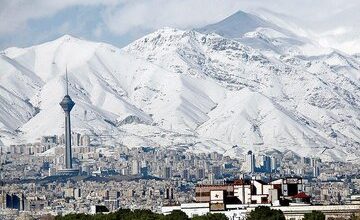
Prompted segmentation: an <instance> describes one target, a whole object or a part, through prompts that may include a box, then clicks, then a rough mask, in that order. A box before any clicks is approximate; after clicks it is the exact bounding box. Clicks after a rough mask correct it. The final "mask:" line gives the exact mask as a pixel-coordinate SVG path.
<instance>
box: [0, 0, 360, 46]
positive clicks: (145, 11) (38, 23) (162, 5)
mask: <svg viewBox="0 0 360 220" xmlns="http://www.w3.org/2000/svg"><path fill="white" fill-rule="evenodd" d="M259 8H262V9H267V10H270V11H273V12H277V13H281V14H284V15H287V16H291V17H292V18H293V19H294V20H296V21H297V22H298V24H299V25H302V26H304V27H307V28H311V29H312V30H313V31H315V32H316V31H318V33H319V34H323V33H325V34H326V33H337V32H340V33H341V34H342V33H344V32H351V33H352V32H354V33H355V32H356V31H355V29H356V28H358V27H359V22H360V19H359V13H358V11H360V1H359V0H0V49H4V48H7V47H10V46H20V47H23V46H29V45H32V44H37V43H41V42H45V41H48V40H52V39H56V38H57V37H59V36H62V35H64V34H72V35H75V36H77V37H83V38H86V39H89V40H96V41H104V42H108V43H111V44H114V45H116V46H119V47H121V46H124V45H126V44H127V43H129V42H131V41H133V40H134V39H136V38H139V37H141V36H143V35H144V34H146V33H149V32H151V31H153V30H155V29H158V28H161V27H164V26H168V27H176V28H182V29H186V28H194V27H200V26H203V25H206V24H210V23H214V22H216V21H219V20H222V19H223V18H225V17H227V16H229V15H231V14H233V13H235V12H236V11H238V10H244V11H248V12H249V11H250V12H258V11H260V10H259ZM358 29H359V28H358Z"/></svg>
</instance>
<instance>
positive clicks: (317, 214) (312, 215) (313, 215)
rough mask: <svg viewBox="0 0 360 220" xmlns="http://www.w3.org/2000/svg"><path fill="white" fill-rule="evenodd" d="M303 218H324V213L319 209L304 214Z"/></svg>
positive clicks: (314, 219)
mask: <svg viewBox="0 0 360 220" xmlns="http://www.w3.org/2000/svg"><path fill="white" fill-rule="evenodd" d="M303 219H304V220H325V215H324V213H322V212H320V211H312V212H311V213H306V214H305V215H304V218H303Z"/></svg>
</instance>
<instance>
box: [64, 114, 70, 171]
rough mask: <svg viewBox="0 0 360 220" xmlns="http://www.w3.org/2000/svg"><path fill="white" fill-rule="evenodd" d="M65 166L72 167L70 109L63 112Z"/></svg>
mask: <svg viewBox="0 0 360 220" xmlns="http://www.w3.org/2000/svg"><path fill="white" fill-rule="evenodd" d="M65 168H66V169H72V153H71V125H70V111H66V112H65Z"/></svg>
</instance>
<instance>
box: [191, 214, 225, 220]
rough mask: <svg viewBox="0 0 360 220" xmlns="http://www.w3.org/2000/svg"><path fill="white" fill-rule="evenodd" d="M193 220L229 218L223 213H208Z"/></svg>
mask: <svg viewBox="0 0 360 220" xmlns="http://www.w3.org/2000/svg"><path fill="white" fill-rule="evenodd" d="M191 220H228V218H227V217H226V215H224V214H221V213H208V214H206V215H202V216H195V217H193V218H192V219H191Z"/></svg>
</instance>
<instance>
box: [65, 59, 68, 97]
mask: <svg viewBox="0 0 360 220" xmlns="http://www.w3.org/2000/svg"><path fill="white" fill-rule="evenodd" d="M65 77H66V95H69V79H68V73H67V65H66V71H65Z"/></svg>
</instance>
